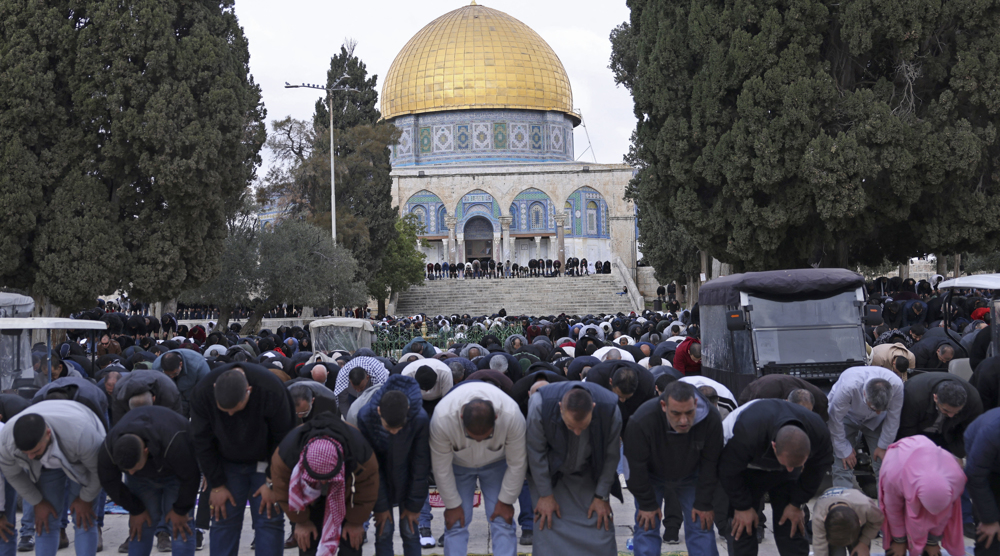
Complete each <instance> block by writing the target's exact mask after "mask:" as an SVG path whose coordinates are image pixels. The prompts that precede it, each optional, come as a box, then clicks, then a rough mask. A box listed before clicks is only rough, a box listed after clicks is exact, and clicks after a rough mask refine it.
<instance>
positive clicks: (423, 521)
mask: <svg viewBox="0 0 1000 556" xmlns="http://www.w3.org/2000/svg"><path fill="white" fill-rule="evenodd" d="M433 519H434V516H433V515H432V514H431V495H430V494H428V495H427V498H425V499H424V507H423V508H420V522H419V523H418V524H417V528H418V529H430V528H431V520H433Z"/></svg>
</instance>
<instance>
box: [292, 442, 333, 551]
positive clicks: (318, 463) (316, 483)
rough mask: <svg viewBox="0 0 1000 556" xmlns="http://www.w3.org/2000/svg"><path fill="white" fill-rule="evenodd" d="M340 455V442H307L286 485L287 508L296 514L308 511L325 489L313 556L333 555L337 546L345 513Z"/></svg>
mask: <svg viewBox="0 0 1000 556" xmlns="http://www.w3.org/2000/svg"><path fill="white" fill-rule="evenodd" d="M343 453H344V450H343V448H341V446H340V443H339V442H337V441H335V440H333V439H330V438H314V439H312V440H310V441H309V442H308V443H307V444H306V446H305V448H303V449H302V455H301V456H299V462H298V463H297V464H295V468H294V469H293V470H292V479H291V482H290V483H289V486H288V506H289V507H290V508H291V509H292V510H293V511H296V512H301V511H303V510H305V509H306V508H308V507H309V506H310V505H311V504H312V503H313V502H315V501H317V500H319V499H320V498H321V497H322V496H323V487H324V486H325V487H327V494H326V508H324V512H323V530H322V531H321V532H320V541H319V548H318V549H317V551H316V556H334V554H336V553H337V548H338V547H339V546H340V529H341V526H342V525H343V523H344V516H345V515H346V514H347V508H346V505H345V501H344V499H345V492H344V484H345V481H344V466H343V461H342V460H343V458H342V455H343Z"/></svg>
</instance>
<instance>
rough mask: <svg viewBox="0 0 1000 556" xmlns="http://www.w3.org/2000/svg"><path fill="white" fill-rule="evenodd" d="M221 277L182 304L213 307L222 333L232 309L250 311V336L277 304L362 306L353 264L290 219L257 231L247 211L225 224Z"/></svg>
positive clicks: (329, 241)
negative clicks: (246, 308) (244, 308)
mask: <svg viewBox="0 0 1000 556" xmlns="http://www.w3.org/2000/svg"><path fill="white" fill-rule="evenodd" d="M219 262H220V264H221V266H222V272H221V273H219V275H218V276H217V277H216V278H215V279H213V280H211V281H209V282H208V283H206V284H204V285H203V286H201V287H200V288H198V289H196V290H192V291H189V292H186V293H185V294H184V295H183V296H182V300H183V301H188V302H193V303H206V304H213V305H218V306H219V308H220V320H219V326H220V327H221V328H225V323H226V322H228V320H229V316H230V314H231V313H232V310H233V309H234V308H236V306H243V307H249V308H252V310H253V314H252V315H251V317H250V319H249V321H248V322H247V326H246V328H247V329H248V330H253V329H255V327H256V326H257V324H259V322H260V319H261V318H263V316H264V314H266V313H267V312H268V311H269V310H271V309H273V308H274V307H276V306H278V305H281V304H288V305H293V304H294V305H308V306H330V307H338V306H339V307H343V306H348V305H358V304H363V303H364V302H365V301H366V300H367V297H366V296H365V291H364V285H363V284H361V283H358V282H356V281H354V280H353V277H354V275H355V273H356V272H357V263H356V262H355V261H354V258H353V257H351V254H350V252H349V251H348V250H347V249H345V248H344V247H342V246H339V245H335V244H334V243H333V238H332V237H331V236H330V234H328V233H326V232H325V231H324V230H321V229H319V228H317V227H316V226H313V225H312V224H309V223H307V222H304V221H302V220H299V219H296V218H288V219H285V220H282V221H280V222H279V223H278V224H276V225H275V226H273V227H269V228H267V229H261V228H260V227H259V223H258V221H257V219H256V217H255V211H254V207H253V206H252V205H248V206H247V207H246V208H245V209H243V210H241V211H240V212H239V214H238V215H237V216H236V217H235V218H232V219H230V222H229V235H228V237H227V239H226V242H225V249H224V250H223V252H222V257H221V259H220V261H219Z"/></svg>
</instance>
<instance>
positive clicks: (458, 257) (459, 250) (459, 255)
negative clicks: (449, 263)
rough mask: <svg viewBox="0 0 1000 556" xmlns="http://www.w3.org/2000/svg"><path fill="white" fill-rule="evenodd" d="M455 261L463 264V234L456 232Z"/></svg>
mask: <svg viewBox="0 0 1000 556" xmlns="http://www.w3.org/2000/svg"><path fill="white" fill-rule="evenodd" d="M455 237H456V242H455V263H462V264H465V234H456V235H455Z"/></svg>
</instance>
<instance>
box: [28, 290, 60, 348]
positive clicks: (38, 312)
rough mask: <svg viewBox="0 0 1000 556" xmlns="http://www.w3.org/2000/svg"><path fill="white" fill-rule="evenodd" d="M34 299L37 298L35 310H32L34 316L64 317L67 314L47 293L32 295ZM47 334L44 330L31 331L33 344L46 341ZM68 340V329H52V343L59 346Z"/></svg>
mask: <svg viewBox="0 0 1000 556" xmlns="http://www.w3.org/2000/svg"><path fill="white" fill-rule="evenodd" d="M31 297H32V299H34V300H35V310H34V311H33V312H32V315H31V316H33V317H50V318H62V317H64V316H66V315H65V314H64V313H63V310H62V308H61V307H57V306H55V305H53V304H52V301H51V300H49V297H48V296H46V295H32V296H31ZM47 339H48V338H47V334H46V332H45V331H44V330H34V331H32V333H31V345H35V344H37V343H43V344H44V343H45V342H46V341H47ZM65 341H66V331H65V330H53V331H52V345H53V346H57V345H59V344H61V343H63V342H65Z"/></svg>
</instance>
